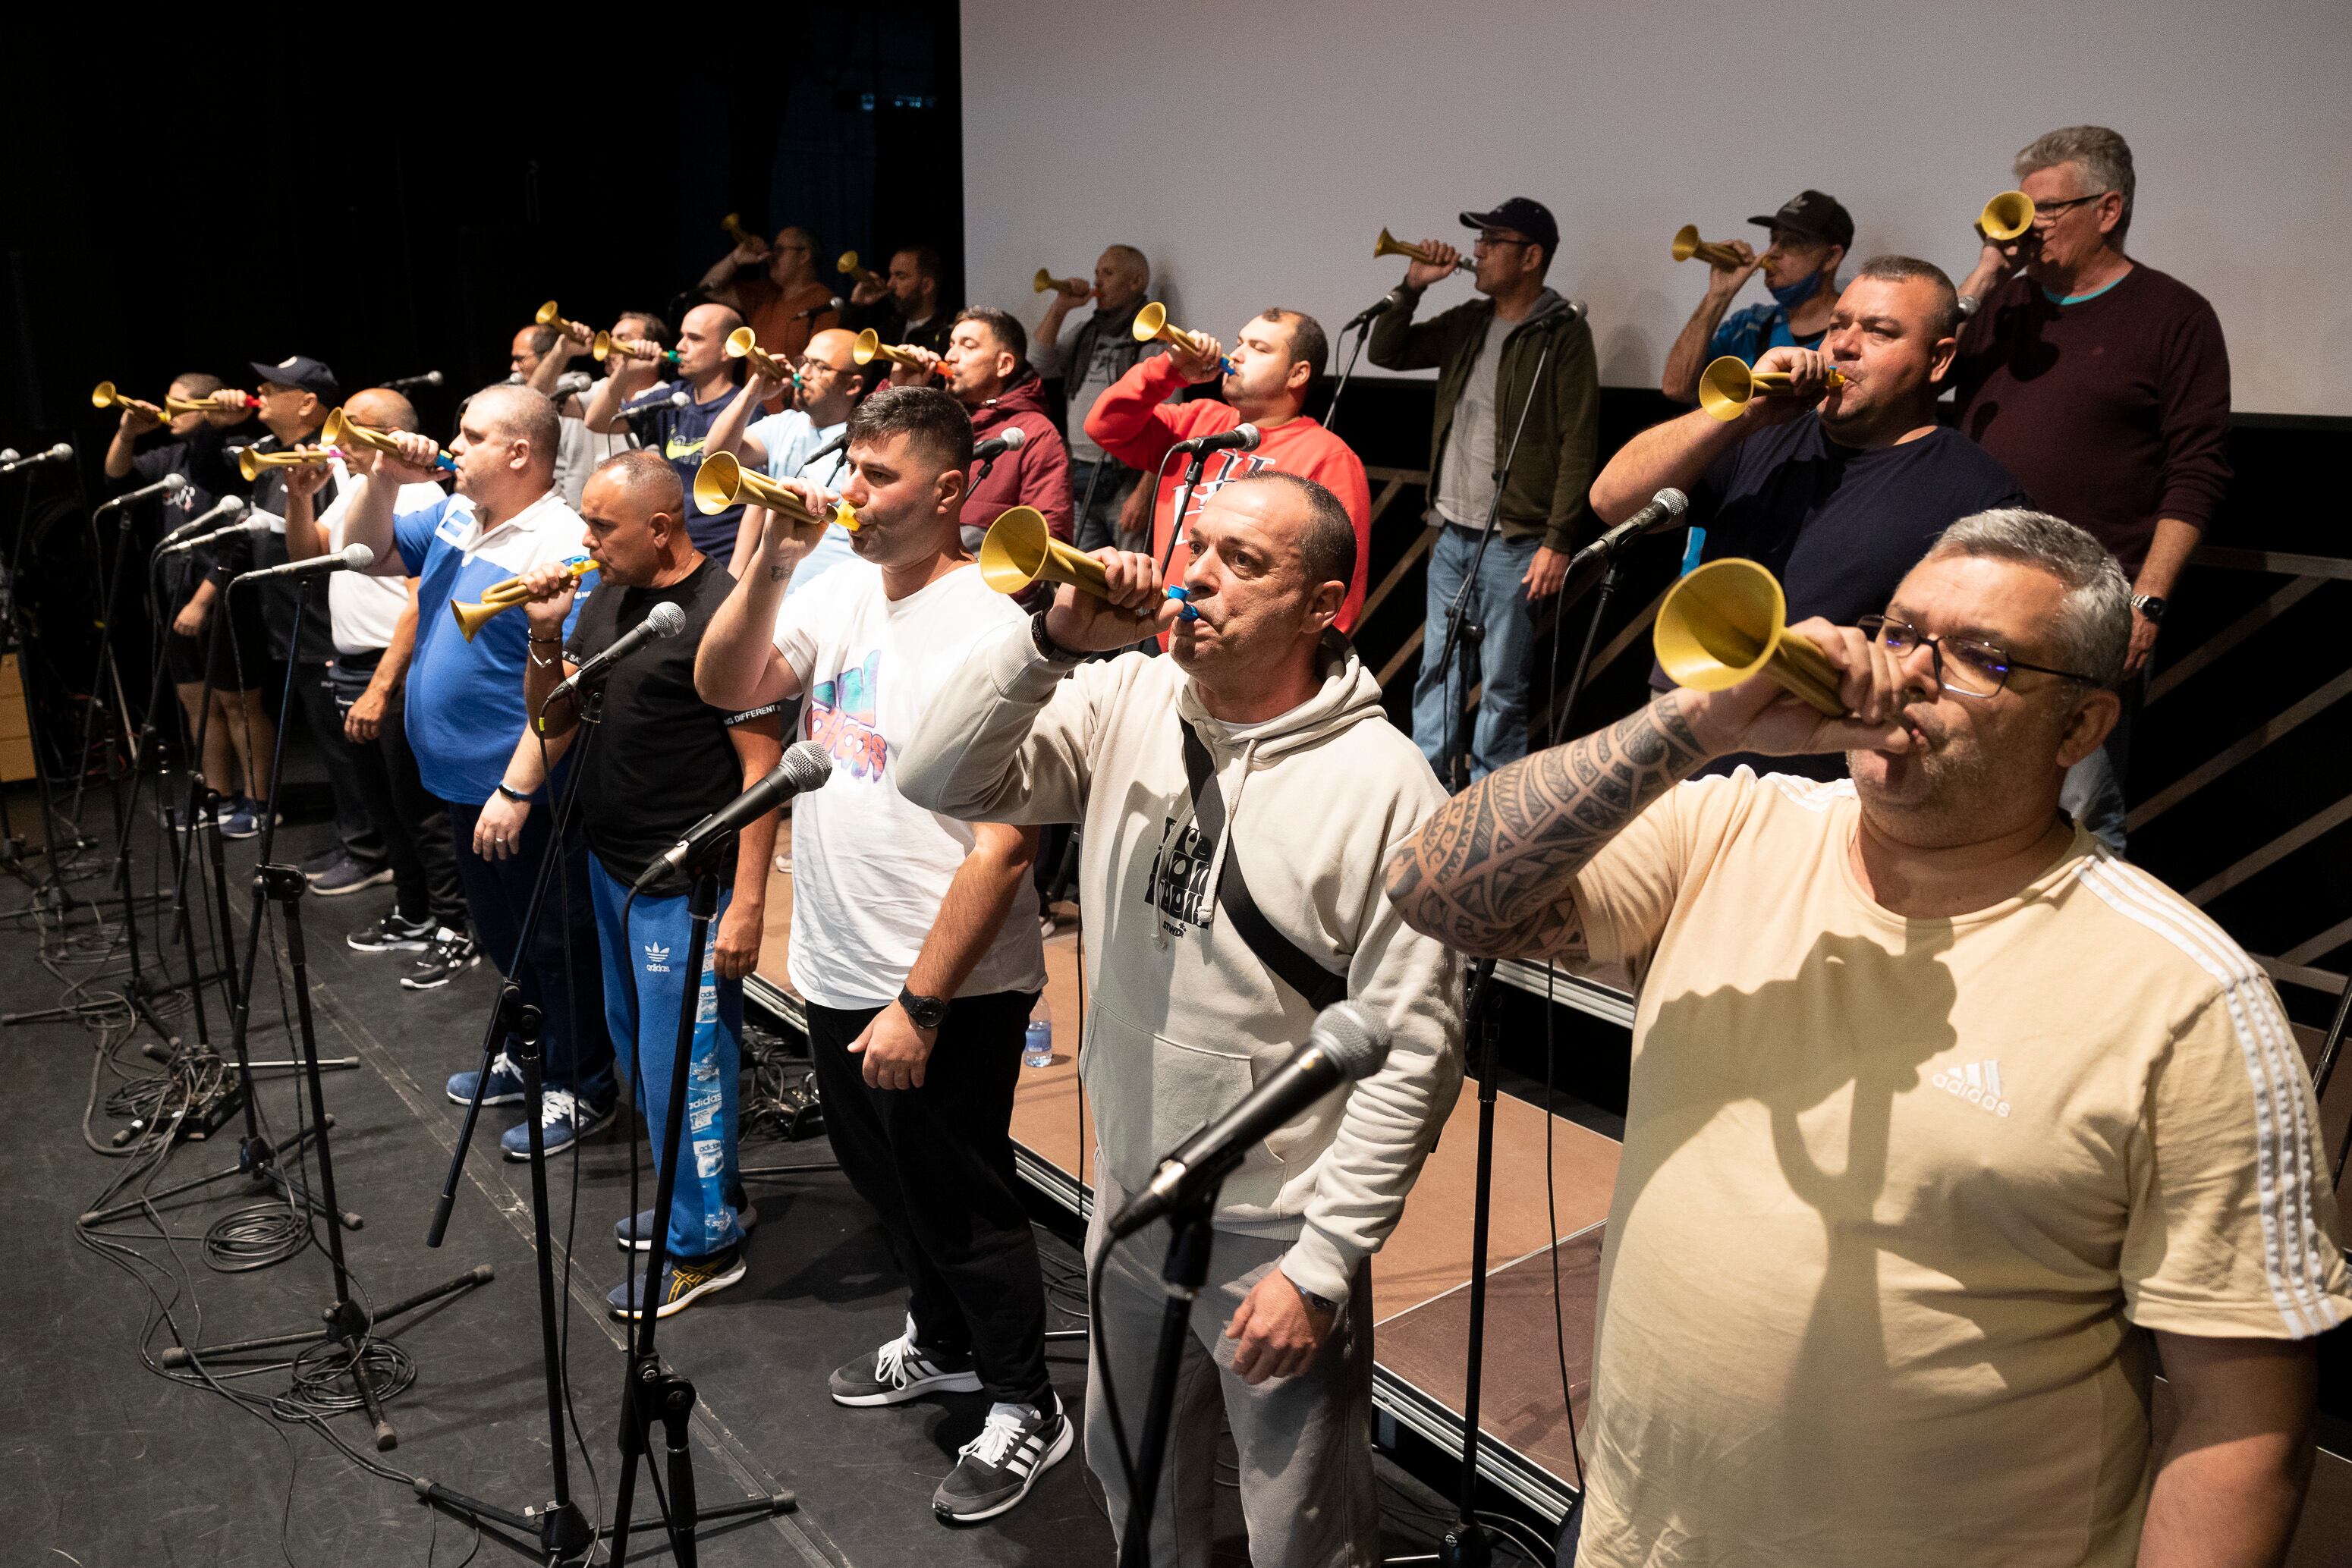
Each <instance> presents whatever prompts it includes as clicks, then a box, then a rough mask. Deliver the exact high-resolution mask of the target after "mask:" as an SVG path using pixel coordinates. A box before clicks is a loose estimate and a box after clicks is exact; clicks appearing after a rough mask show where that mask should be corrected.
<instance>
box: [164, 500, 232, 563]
mask: <svg viewBox="0 0 2352 1568" xmlns="http://www.w3.org/2000/svg"><path fill="white" fill-rule="evenodd" d="M245 505H246V503H245V497H242V496H223V497H221V498H220V499H219V500H217V501H215V502H214V503H213V504H212V506H211V507H210V509H208V510H205V511H202V512H198V513H197V514H196V515H195V516H194V517H190V518H189V519H188V520H187V521H186V522H184V523H182V524H181V525H180V526H179V527H178V528H173V530H172V531H171V532H170V533H168V534H165V535H164V536H163V538H161V539H160V540H158V541H157V542H156V545H155V553H156V554H157V555H177V554H178V553H179V552H180V551H182V550H188V549H195V548H196V547H197V546H198V545H202V544H209V543H210V542H211V541H212V540H214V539H215V538H219V537H220V536H221V535H222V534H226V533H229V532H231V531H232V530H231V529H229V528H221V529H219V530H217V531H216V532H214V533H210V534H206V535H205V536H204V537H203V538H197V537H196V530H197V529H198V528H203V527H204V526H205V524H206V523H209V522H211V521H213V520H214V519H215V518H216V517H243V516H245ZM240 526H242V525H240Z"/></svg>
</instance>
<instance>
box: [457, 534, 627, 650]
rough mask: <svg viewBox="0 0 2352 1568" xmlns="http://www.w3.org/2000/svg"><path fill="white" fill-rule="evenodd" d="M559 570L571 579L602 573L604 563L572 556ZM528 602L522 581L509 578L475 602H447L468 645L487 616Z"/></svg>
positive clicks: (528, 598)
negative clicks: (591, 573)
mask: <svg viewBox="0 0 2352 1568" xmlns="http://www.w3.org/2000/svg"><path fill="white" fill-rule="evenodd" d="M563 570H566V571H568V572H570V573H571V574H572V576H573V577H584V576H586V575H587V574H588V573H590V572H592V571H602V570H604V562H603V561H601V560H597V559H593V558H592V557H589V556H584V555H575V556H573V557H572V559H570V560H567V561H565V562H564V563H563ZM528 602H530V594H529V593H527V592H525V591H524V590H523V586H522V579H521V578H519V577H509V578H508V579H506V580H504V581H502V582H494V583H492V584H490V586H489V587H488V588H486V589H484V590H482V597H481V601H480V602H478V603H475V604H460V603H458V602H457V601H456V600H454V599H453V600H451V601H449V613H450V614H452V615H455V616H456V617H457V630H458V632H460V633H461V634H462V635H463V636H464V637H465V639H466V641H467V642H468V643H470V642H472V641H473V640H474V633H475V632H479V631H480V630H481V629H482V623H483V622H486V621H488V619H489V618H490V617H491V616H493V615H497V614H500V613H502V612H506V611H509V610H512V609H513V608H514V607H515V606H516V605H518V604H524V603H528Z"/></svg>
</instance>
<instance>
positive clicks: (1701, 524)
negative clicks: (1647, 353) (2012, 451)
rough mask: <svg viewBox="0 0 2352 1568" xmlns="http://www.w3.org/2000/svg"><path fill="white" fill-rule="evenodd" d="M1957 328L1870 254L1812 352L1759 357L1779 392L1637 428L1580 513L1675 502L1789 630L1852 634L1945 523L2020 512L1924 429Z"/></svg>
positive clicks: (1914, 278) (1915, 279)
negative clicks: (1750, 570)
mask: <svg viewBox="0 0 2352 1568" xmlns="http://www.w3.org/2000/svg"><path fill="white" fill-rule="evenodd" d="M1957 329H1958V305H1957V302H1956V300H1955V298H1954V296H1953V293H1952V285H1951V281H1950V279H1948V278H1947V277H1945V276H1944V274H1943V273H1942V272H1941V271H1940V270H1938V269H1937V268H1936V267H1931V266H1929V265H1928V264H1927V263H1926V262H1924V261H1915V260H1913V259H1911V258H1910V257H1908V256H1876V257H1874V258H1873V259H1871V260H1870V261H1868V262H1865V263H1864V264H1863V268H1862V271H1861V272H1860V273H1859V274H1857V275H1856V276H1855V277H1854V280H1853V283H1852V284H1850V285H1848V286H1847V287H1846V290H1845V292H1844V293H1843V294H1842V295H1840V296H1839V297H1838V302H1837V308H1836V309H1835V311H1834V312H1833V313H1832V317H1831V325H1830V330H1829V333H1828V335H1827V336H1825V337H1824V338H1823V339H1822V346H1821V348H1820V349H1818V350H1814V349H1798V348H1780V349H1774V350H1771V351H1770V352H1769V353H1767V354H1766V355H1765V356H1764V357H1763V359H1762V360H1760V361H1758V365H1757V368H1758V369H1759V370H1764V371H1787V372H1789V373H1790V376H1791V378H1792V380H1791V381H1790V385H1789V387H1788V388H1787V389H1786V390H1785V391H1780V392H1762V393H1760V394H1759V395H1758V396H1757V397H1755V398H1754V399H1752V400H1751V401H1750V402H1748V406H1747V408H1746V409H1745V410H1744V411H1743V412H1742V413H1740V415H1739V417H1738V418H1736V419H1732V420H1729V421H1724V420H1719V419H1717V418H1716V417H1715V416H1714V415H1713V414H1710V413H1707V412H1706V411H1705V410H1704V409H1693V410H1692V411H1691V412H1690V413H1686V414H1684V415H1683V416H1682V417H1680V418H1679V419H1675V420H1672V421H1669V422H1668V423H1664V424H1661V425H1657V426H1654V427H1653V428H1652V429H1649V430H1645V431H1643V433H1642V434H1639V435H1637V436H1635V437H1634V438H1633V440H1631V441H1629V442H1627V443H1626V444H1624V446H1623V447H1622V448H1620V449H1619V451H1618V453H1617V455H1615V456H1614V457H1612V458H1611V459H1610V460H1609V465H1608V466H1607V467H1606V468H1603V469H1602V470H1601V477H1600V478H1598V479H1597V480H1595V481H1593V485H1592V509H1593V511H1594V512H1596V513H1597V514H1599V516H1600V518H1601V521H1602V522H1603V523H1605V524H1608V525H1610V526H1612V527H1614V526H1615V525H1616V524H1618V523H1622V522H1623V521H1624V520H1625V519H1626V518H1627V517H1632V516H1633V513H1635V512H1636V511H1638V510H1640V509H1641V508H1642V507H1644V506H1647V505H1648V504H1649V502H1650V498H1651V497H1653V496H1654V495H1656V494H1657V493H1658V491H1660V490H1662V489H1664V488H1666V487H1668V486H1672V487H1674V488H1675V489H1678V490H1681V491H1683V492H1685V494H1687V495H1688V496H1689V497H1690V510H1689V511H1688V513H1686V514H1685V517H1686V519H1687V520H1688V521H1689V523H1690V524H1691V525H1692V527H1693V528H1704V529H1705V530H1706V542H1705V549H1704V554H1705V558H1706V559H1708V560H1717V559H1722V558H1724V557H1726V556H1744V557H1746V558H1748V559H1750V560H1756V561H1760V562H1762V563H1763V564H1764V565H1765V566H1767V567H1769V568H1770V569H1771V571H1772V574H1773V575H1774V576H1775V577H1777V578H1779V579H1780V584H1781V587H1782V589H1783V590H1784V591H1786V593H1787V594H1788V602H1789V618H1790V620H1791V621H1801V620H1802V619H1804V618H1805V617H1807V616H1809V615H1819V616H1822V617H1824V618H1826V619H1827V620H1829V621H1831V622H1834V623H1836V624H1838V625H1842V626H1847V625H1852V624H1853V622H1854V620H1855V618H1856V617H1857V616H1861V615H1865V614H1869V613H1871V612H1874V611H1877V610H1880V609H1883V608H1885V604H1886V598H1887V595H1888V594H1890V593H1892V592H1893V591H1895V584H1896V583H1898V582H1900V581H1901V580H1903V574H1904V573H1905V572H1906V571H1908V570H1911V567H1912V565H1913V564H1914V563H1915V562H1916V561H1917V560H1918V559H1919V558H1920V557H1921V556H1923V555H1925V554H1927V547H1928V545H1929V544H1931V543H1933V542H1934V540H1935V538H1936V536H1937V535H1938V534H1940V533H1942V532H1943V531H1944V529H1945V528H1947V527H1948V526H1949V525H1950V524H1951V523H1952V521H1953V520H1954V519H1955V518H1958V517H1966V516H1968V515H1969V513H1971V512H1979V511H1983V510H1985V509H1986V508H1988V507H2007V506H2015V505H2020V504H2022V502H2023V501H2024V498H2025V497H2024V496H2023V494H2022V492H2021V491H2020V490H2019V488H2018V486H2017V481H2016V480H2014V479H2012V478H2011V477H2010V476H2009V473H2008V471H2007V470H2005V469H2003V468H2002V467H2001V465H2000V464H1999V463H1997V462H1995V461H1994V460H1993V459H1992V458H1991V457H1990V456H1988V455H1986V454H1985V453H1984V452H1983V450H1982V449H1980V448H1979V447H1978V446H1977V444H1975V443H1974V442H1971V441H1969V439H1968V438H1967V437H1966V436H1964V435H1961V434H1959V433H1958V432H1957V431H1954V430H1949V429H1947V428H1945V427H1944V426H1942V425H1940V424H1938V423H1936V407H1935V405H1936V399H1937V395H1938V394H1939V393H1940V392H1942V390H1943V387H1944V384H1945V378H1946V377H1947V376H1948V374H1949V373H1950V371H1951V367H1952V355H1953V352H1954V350H1955V348H1956V346H1957V341H1956V339H1955V337H1954V333H1955V331H1956V330H1957ZM1665 684H1666V683H1665V677H1664V674H1654V675H1653V677H1652V679H1651V685H1653V686H1656V687H1659V688H1663V687H1664V685H1665ZM1738 760H1740V759H1738V758H1726V759H1724V760H1723V761H1722V762H1721V763H1720V764H1718V765H1717V766H1718V769H1719V770H1720V771H1723V772H1729V771H1730V770H1731V768H1732V767H1734V766H1736V764H1737V763H1738ZM1842 768H1843V762H1842V760H1841V759H1840V758H1838V757H1837V756H1835V755H1827V756H1812V757H1801V758H1793V759H1790V761H1789V762H1787V763H1784V764H1782V765H1781V770H1782V771H1784V772H1785V771H1791V770H1794V771H1801V772H1806V773H1809V774H1811V776H1813V777H1816V778H1822V779H1834V778H1836V777H1838V776H1839V774H1840V771H1841V770H1842Z"/></svg>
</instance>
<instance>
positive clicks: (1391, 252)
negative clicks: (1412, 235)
mask: <svg viewBox="0 0 2352 1568" xmlns="http://www.w3.org/2000/svg"><path fill="white" fill-rule="evenodd" d="M1372 256H1373V259H1375V260H1378V259H1379V258H1380V257H1381V256H1403V257H1404V258H1405V259H1406V260H1407V261H1417V262H1419V263H1421V265H1422V266H1423V267H1433V266H1435V265H1436V264H1435V263H1434V262H1433V261H1431V260H1430V259H1429V253H1428V252H1427V251H1425V250H1423V249H1422V248H1421V246H1417V245H1407V244H1405V243H1404V241H1402V240H1401V239H1399V238H1397V237H1396V235H1392V234H1391V233H1389V231H1388V230H1386V229H1382V230H1381V237H1380V238H1378V239H1376V240H1374V241H1373V242H1372ZM1477 267H1478V264H1477V263H1476V262H1475V261H1473V260H1471V259H1470V258H1469V257H1468V256H1464V257H1462V258H1461V259H1460V260H1458V261H1456V262H1455V263H1454V270H1455V271H1457V272H1472V271H1475V270H1476V269H1477Z"/></svg>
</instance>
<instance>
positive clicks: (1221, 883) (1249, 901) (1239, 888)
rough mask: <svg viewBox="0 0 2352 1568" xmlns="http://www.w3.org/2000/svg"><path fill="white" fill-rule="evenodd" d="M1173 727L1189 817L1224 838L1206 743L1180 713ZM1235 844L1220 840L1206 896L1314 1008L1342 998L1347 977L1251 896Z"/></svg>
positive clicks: (1221, 802)
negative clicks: (1221, 854) (1180, 747)
mask: <svg viewBox="0 0 2352 1568" xmlns="http://www.w3.org/2000/svg"><path fill="white" fill-rule="evenodd" d="M1176 725H1177V727H1178V728H1180V729H1181V730H1182V731H1183V732H1184V778H1185V781H1186V782H1187V783H1189V784H1190V785H1191V786H1192V821H1193V823H1194V824H1195V826H1197V827H1198V828H1199V830H1200V832H1201V835H1202V841H1203V842H1204V843H1215V842H1219V841H1223V838H1224V836H1225V834H1226V832H1227V831H1228V830H1229V828H1230V824H1229V823H1228V822H1227V821H1225V797H1224V794H1223V791H1221V790H1220V789H1218V788H1217V770H1216V768H1215V767H1214V766H1213V764H1212V763H1211V762H1210V760H1209V748H1208V747H1207V746H1205V745H1204V744H1202V740H1201V737H1200V735H1199V734H1198V732H1196V731H1195V730H1194V729H1193V728H1192V725H1191V724H1189V723H1187V722H1186V721H1185V720H1183V719H1181V718H1180V719H1178V720H1177V721H1176ZM1238 850H1239V846H1238V845H1234V844H1227V845H1226V846H1225V861H1224V870H1223V873H1221V874H1220V875H1219V876H1218V878H1217V885H1216V886H1215V887H1213V888H1212V889H1210V896H1211V897H1212V898H1213V899H1215V900H1216V903H1217V906H1218V907H1220V908H1222V909H1223V910H1224V912H1225V918H1226V919H1228V920H1230V921H1232V922H1233V923H1234V932H1235V933H1237V934H1238V935H1239V936H1240V937H1241V939H1242V940H1243V942H1244V943H1246V944H1247V945H1248V946H1249V950H1250V951H1251V952H1252V953H1255V954H1256V955H1257V960H1258V962H1259V963H1261V964H1264V965H1265V967H1267V968H1269V969H1271V970H1273V971H1274V972H1275V974H1276V976H1277V977H1279V978H1280V979H1281V980H1282V982H1283V983H1284V984H1285V985H1286V986H1288V987H1289V988H1291V989H1292V990H1294V991H1297V993H1298V994H1299V995H1300V996H1302V997H1304V998H1307V1006H1309V1007H1311V1008H1313V1009H1315V1010H1316V1011H1317V1012H1321V1011H1322V1010H1323V1009H1325V1008H1328V1007H1329V1006H1331V1005H1332V1004H1333V1003H1334V1002H1338V1001H1342V1000H1344V999H1346V998H1347V995H1348V977H1347V976H1345V975H1335V974H1333V973H1332V972H1331V971H1330V970H1328V969H1327V968H1325V967H1323V966H1322V965H1321V964H1319V963H1318V962H1316V960H1315V958H1314V957H1313V956H1312V955H1310V954H1308V953H1307V950H1306V949H1305V948H1303V947H1301V946H1299V945H1298V944H1297V943H1296V942H1293V941H1292V940H1291V939H1290V938H1289V937H1287V936H1284V935H1283V934H1282V933H1281V932H1280V931H1278V930H1276V928H1275V925H1274V923H1273V922H1272V921H1270V920H1268V919H1267V918H1266V917H1265V912H1264V911H1262V910H1260V909H1259V908H1258V906H1257V902H1256V900H1255V899H1253V898H1251V897H1250V893H1249V879H1248V878H1247V877H1245V876H1244V875H1243V874H1242V867H1241V856H1240V854H1239V853H1238Z"/></svg>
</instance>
